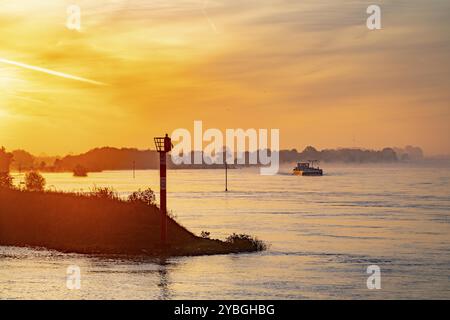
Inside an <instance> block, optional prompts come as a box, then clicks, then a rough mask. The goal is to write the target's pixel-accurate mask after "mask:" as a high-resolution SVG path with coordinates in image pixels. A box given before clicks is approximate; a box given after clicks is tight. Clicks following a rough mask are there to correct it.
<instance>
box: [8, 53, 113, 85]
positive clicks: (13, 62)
mask: <svg viewBox="0 0 450 320" xmlns="http://www.w3.org/2000/svg"><path fill="white" fill-rule="evenodd" d="M0 63H6V64H9V65H13V66H16V67H21V68H25V69H28V70H33V71H38V72H43V73H46V74H50V75H52V76H57V77H61V78H66V79H71V80H76V81H81V82H86V83H90V84H95V85H98V86H104V85H106V83H103V82H99V81H95V80H91V79H86V78H82V77H77V76H74V75H71V74H67V73H62V72H58V71H53V70H49V69H45V68H41V67H36V66H31V65H28V64H25V63H20V62H16V61H11V60H7V59H3V58H0Z"/></svg>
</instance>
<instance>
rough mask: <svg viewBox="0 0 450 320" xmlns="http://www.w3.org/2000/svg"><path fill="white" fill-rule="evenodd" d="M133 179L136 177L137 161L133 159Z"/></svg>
mask: <svg viewBox="0 0 450 320" xmlns="http://www.w3.org/2000/svg"><path fill="white" fill-rule="evenodd" d="M133 179H136V161H133Z"/></svg>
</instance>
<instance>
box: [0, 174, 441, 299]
mask: <svg viewBox="0 0 450 320" xmlns="http://www.w3.org/2000/svg"><path fill="white" fill-rule="evenodd" d="M324 169H325V170H326V173H327V174H326V175H325V176H324V177H294V176H291V175H289V174H288V172H289V170H288V168H285V169H284V172H286V173H281V174H279V175H277V176H272V177H264V176H260V175H259V174H258V171H257V170H253V169H245V170H231V171H229V185H230V189H231V191H230V192H228V193H225V192H223V187H224V179H223V178H224V176H223V172H222V171H219V170H202V171H188V170H180V171H171V172H169V180H168V181H169V185H168V188H169V200H168V201H169V204H168V205H169V207H170V208H171V209H172V211H173V213H174V214H175V215H176V216H177V220H178V221H179V222H180V223H181V224H183V225H184V226H186V227H187V228H188V229H190V230H192V231H193V232H195V233H197V234H200V232H201V231H202V230H206V231H209V232H211V236H212V237H214V238H222V239H223V238H225V237H226V236H227V235H229V234H230V233H233V232H242V233H248V234H251V235H256V236H258V237H259V238H260V239H262V240H265V241H267V242H268V243H270V245H271V246H270V249H269V250H268V251H265V252H262V253H256V254H241V255H220V256H208V257H187V258H172V259H168V260H165V261H159V260H149V259H133V260H131V259H125V258H115V257H101V256H100V257H99V256H86V255H77V254H62V253H58V252H55V251H48V250H45V249H42V250H37V249H29V248H15V247H0V298H7V299H19V298H27V299H245V298H249V299H332V298H340V299H362V298H364V299H365V298H368V299H372V298H373V299H375V298H383V299H393V298H402V299H412V298H440V299H442V298H446V299H450V270H449V267H450V166H435V167H432V166H426V167H419V166H412V165H411V166H397V165H395V166H357V167H350V166H326V165H325V166H324ZM16 176H17V179H16V180H17V181H20V179H21V176H20V175H17V174H16ZM45 178H46V179H47V185H48V186H49V187H50V188H54V189H57V190H77V191H79V190H84V191H87V190H89V188H91V187H92V186H93V185H97V186H112V187H114V188H115V189H116V190H118V191H119V192H120V193H121V194H122V195H124V196H126V195H127V194H128V193H130V192H131V191H133V190H137V189H138V188H145V187H148V186H150V187H152V188H153V189H154V190H158V188H159V182H158V179H159V177H158V171H151V170H150V171H137V172H136V178H135V179H133V174H132V172H131V171H115V172H102V173H95V174H90V176H89V177H88V178H73V177H72V176H71V175H70V174H62V173H58V174H45ZM69 265H78V266H80V268H81V272H82V287H81V289H80V290H74V291H72V290H68V289H67V288H66V269H67V267H68V266H69ZM370 265H378V266H379V267H380V268H381V273H382V277H381V285H382V289H381V290H368V289H367V285H366V280H367V277H368V274H367V273H366V270H367V267H368V266H370Z"/></svg>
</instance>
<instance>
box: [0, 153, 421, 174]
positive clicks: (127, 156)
mask: <svg viewBox="0 0 450 320" xmlns="http://www.w3.org/2000/svg"><path fill="white" fill-rule="evenodd" d="M256 153H257V152H256ZM269 153H270V151H269ZM190 156H191V158H192V159H193V158H194V152H192V153H191V155H190ZM244 157H245V160H246V161H245V163H249V161H248V160H249V159H250V157H251V154H250V152H246V153H245V154H244ZM423 158H424V154H423V151H422V149H420V148H418V147H412V146H407V147H405V148H384V149H382V150H365V149H356V148H342V149H324V150H320V151H319V150H317V149H316V148H314V147H311V146H308V147H306V148H305V149H304V150H303V151H301V152H299V151H297V150H296V149H292V150H281V151H280V162H281V163H291V162H296V161H306V160H320V161H323V162H344V163H386V162H398V161H417V160H422V159H423ZM229 165H231V166H233V164H231V163H229ZM168 166H169V168H172V169H187V168H190V169H201V168H222V167H223V166H222V165H213V166H210V165H206V164H202V165H181V166H178V165H175V164H173V163H171V160H170V157H169V158H168ZM10 168H12V169H14V170H18V171H30V170H39V171H47V172H48V171H51V172H63V171H64V172H74V175H76V176H86V175H87V173H88V172H98V171H103V170H131V169H133V168H134V169H136V170H145V169H158V168H159V156H158V153H157V152H156V151H154V150H138V149H135V148H121V149H119V148H111V147H104V148H96V149H93V150H90V151H88V152H86V153H82V154H79V155H67V156H65V157H62V158H59V157H36V156H33V155H32V154H30V153H28V152H26V151H24V150H15V151H12V152H10V153H9V152H6V150H5V148H1V149H0V172H2V171H3V172H7V171H9V169H10Z"/></svg>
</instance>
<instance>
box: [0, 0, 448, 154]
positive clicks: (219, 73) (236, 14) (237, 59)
mask: <svg viewBox="0 0 450 320" xmlns="http://www.w3.org/2000/svg"><path fill="white" fill-rule="evenodd" d="M69 4H77V5H79V6H80V8H81V30H80V31H79V32H78V31H76V30H69V29H68V28H67V27H66V21H67V13H66V10H67V7H68V5H69ZM370 4H373V3H372V2H370V1H338V0H323V1H300V0H295V1H294V0H249V1H238V0H211V1H203V0H200V1H194V0H164V1H163V0H157V1H146V0H128V1H127V0H116V1H114V0H113V1H106V0H100V1H92V0H91V1H87V0H77V1H56V0H54V1H50V0H39V1H37V0H36V1H32V0H21V1H16V0H6V1H5V0H3V1H2V0H0V28H1V33H0V146H1V145H4V146H5V147H6V148H7V149H8V150H13V149H18V148H20V149H25V150H27V151H30V152H32V153H35V154H40V153H42V152H45V153H46V154H60V155H62V154H65V153H68V152H75V153H77V152H84V151H87V150H88V149H90V148H93V147H100V146H116V147H122V146H124V147H125V146H127V147H129V146H130V147H138V148H150V147H153V146H152V144H153V140H152V139H153V137H154V136H158V135H161V134H164V133H165V132H168V133H170V132H172V131H173V130H175V129H177V128H187V129H190V130H192V128H193V121H194V120H202V121H203V124H204V127H205V128H219V129H225V128H244V129H248V128H256V129H258V128H267V129H271V128H278V129H280V139H281V147H282V148H289V149H290V148H297V149H303V148H304V147H305V146H307V145H313V146H315V147H317V148H319V149H322V148H336V147H364V148H376V149H379V148H383V147H386V146H400V147H402V146H405V145H407V144H413V145H418V146H421V147H422V148H423V149H424V150H425V152H426V154H428V155H433V154H449V153H450V129H449V122H450V103H449V102H450V80H449V79H450V59H449V57H450V37H449V33H450V23H449V19H448V14H449V12H450V2H449V1H444V0H442V1H440V0H434V1H417V0H409V1H401V0H398V1H377V4H378V5H380V6H381V9H382V30H375V31H370V30H368V28H367V27H366V19H367V17H368V14H367V13H366V9H367V7H368V6H369V5H370Z"/></svg>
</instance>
